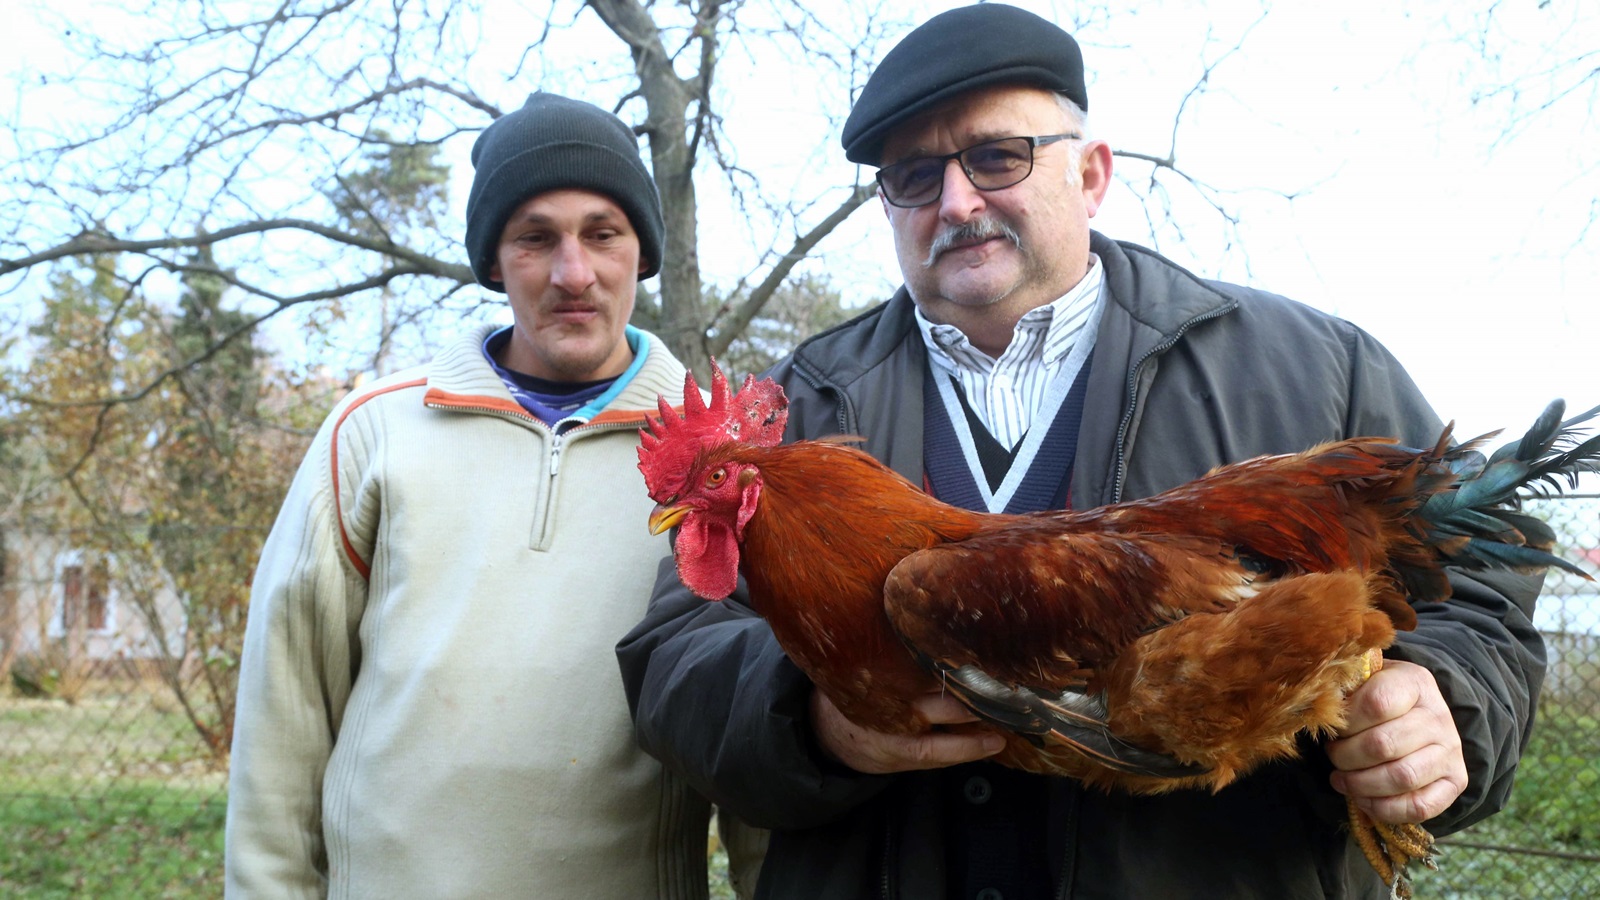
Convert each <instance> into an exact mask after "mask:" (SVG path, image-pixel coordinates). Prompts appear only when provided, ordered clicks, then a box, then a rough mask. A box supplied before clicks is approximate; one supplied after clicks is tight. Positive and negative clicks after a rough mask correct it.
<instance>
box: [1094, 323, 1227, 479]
mask: <svg viewBox="0 0 1600 900" xmlns="http://www.w3.org/2000/svg"><path fill="white" fill-rule="evenodd" d="M1238 308H1239V303H1238V301H1234V302H1232V303H1229V304H1227V305H1225V306H1219V307H1217V308H1216V309H1213V310H1211V311H1210V312H1206V313H1201V314H1200V315H1198V316H1195V317H1194V318H1192V319H1190V320H1189V321H1187V322H1184V323H1183V324H1182V325H1179V326H1178V328H1177V330H1176V331H1174V332H1172V333H1171V334H1170V335H1168V336H1166V337H1164V338H1162V339H1161V341H1160V342H1159V343H1157V344H1156V345H1155V346H1154V347H1151V348H1150V349H1149V350H1146V351H1145V353H1144V355H1143V356H1141V357H1139V359H1138V360H1137V361H1136V362H1134V364H1133V365H1132V367H1130V368H1129V369H1128V406H1127V408H1126V409H1124V410H1123V412H1122V422H1121V423H1119V424H1118V425H1117V455H1116V460H1115V462H1116V466H1115V471H1116V473H1117V476H1116V478H1115V480H1113V481H1112V486H1111V499H1110V500H1109V501H1108V502H1109V503H1121V502H1122V489H1123V487H1124V485H1125V483H1126V482H1127V480H1128V447H1127V441H1128V429H1129V428H1130V427H1131V426H1132V425H1133V413H1134V408H1135V407H1136V406H1138V405H1139V404H1138V396H1139V389H1138V384H1139V370H1140V369H1141V368H1143V367H1144V364H1145V361H1146V360H1148V359H1149V358H1150V357H1152V356H1155V355H1157V354H1159V353H1165V352H1167V351H1168V350H1170V349H1172V345H1173V344H1176V343H1177V342H1178V341H1180V340H1182V339H1183V336H1184V335H1185V334H1186V333H1188V331H1189V329H1191V328H1193V327H1194V326H1196V325H1199V324H1200V323H1202V322H1209V321H1211V320H1212V319H1217V318H1221V317H1222V316H1225V315H1227V314H1228V313H1231V312H1233V311H1234V310H1235V309H1238Z"/></svg>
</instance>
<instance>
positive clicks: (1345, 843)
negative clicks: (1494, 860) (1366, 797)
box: [617, 234, 1544, 900]
mask: <svg viewBox="0 0 1600 900" xmlns="http://www.w3.org/2000/svg"><path fill="white" fill-rule="evenodd" d="M1092 249H1093V251H1094V252H1095V253H1096V254H1098V255H1099V258H1100V260H1101V263H1102V264H1103V265H1104V266H1105V287H1104V293H1103V296H1104V298H1105V303H1104V307H1103V310H1104V311H1103V314H1102V318H1101V321H1100V329H1099V336H1098V338H1097V341H1096V344H1095V353H1094V360H1093V366H1092V369H1091V371H1090V374H1089V385H1088V394H1087V397H1086V401H1085V406H1084V411H1083V423H1082V426H1081V430H1080V434H1079V439H1078V450H1077V459H1076V462H1075V464H1074V468H1073V475H1072V482H1071V491H1070V497H1071V503H1072V506H1073V508H1077V509H1083V508H1088V507H1092V506H1097V505H1102V504H1106V503H1114V502H1117V501H1119V500H1124V499H1133V498H1137V497H1143V496H1147V495H1149V494H1153V493H1155V492H1158V491H1161V490H1163V489H1166V488H1169V487H1172V486H1174V485H1177V484H1180V483H1182V482H1184V481H1187V480H1190V479H1192V478H1195V477H1197V476H1199V475H1201V474H1203V473H1204V472H1206V471H1207V470H1209V469H1211V468H1212V467H1214V466H1217V465H1219V464H1223V463H1227V462H1232V461H1236V460H1240V459H1244V458H1247V457H1251V456H1256V455H1259V454H1264V453H1283V452H1292V451H1296V450H1302V449H1305V448H1307V447H1309V446H1311V445H1313V444H1316V443H1319V442H1322V441H1328V440H1334V439H1338V438H1343V437H1351V436H1357V435H1392V436H1396V437H1398V438H1400V439H1401V440H1402V441H1404V442H1406V443H1407V444H1409V445H1411V446H1423V445H1425V444H1431V443H1432V442H1433V441H1435V440H1436V439H1437V437H1438V434H1439V430H1440V427H1441V425H1440V422H1439V419H1438V418H1437V416H1435V414H1434V413H1433V411H1432V410H1431V409H1430V408H1429V406H1428V404H1427V402H1426V401H1425V400H1424V399H1423V397H1422V396H1421V394H1420V392H1419V391H1418V390H1417V388H1416V386H1415V384H1413V383H1412V381H1411V379H1410V377H1409V376H1407V375H1406V373H1405V371H1404V370H1403V369H1402V368H1401V366H1400V365H1399V363H1398V362H1396V361H1395V359H1394V358H1393V357H1392V356H1390V354H1389V353H1388V352H1387V351H1386V350H1385V349H1384V348H1383V347H1382V346H1380V345H1379V344H1378V343H1377V342H1376V341H1375V340H1374V339H1373V338H1372V337H1370V336H1369V335H1367V334H1366V333H1365V332H1363V331H1361V330H1360V329H1358V328H1356V327H1354V326H1353V325H1351V324H1350V323H1348V322H1345V321H1343V320H1340V319H1337V318H1334V317H1331V316H1328V315H1325V314H1323V313H1320V312H1317V311H1315V310H1312V309H1310V308H1308V307H1306V306H1303V305H1300V304H1297V303H1294V302H1292V301H1289V300H1286V299H1284V298H1282V297H1278V296H1275V295H1272V294H1267V293H1263V292H1260V291H1254V290H1249V289H1246V288H1242V287H1238V286H1235V285H1228V284H1223V283H1219V282H1213V281H1206V280H1203V279H1200V278H1197V277H1196V276H1194V275H1192V274H1191V273H1189V272H1187V271H1185V270H1184V269H1182V268H1180V267H1178V266H1176V265H1174V264H1172V263H1171V262H1168V261H1167V260H1165V259H1163V258H1161V257H1160V256H1158V255H1156V254H1155V253H1152V252H1151V251H1149V250H1146V249H1144V248H1141V247H1138V246H1135V245H1131V244H1123V243H1117V242H1113V241H1110V240H1108V239H1106V238H1104V237H1102V236H1101V235H1098V234H1096V235H1094V237H1093V242H1092ZM926 364H927V362H926V354H925V352H924V349H923V345H922V341H921V337H920V335H919V333H918V331H917V328H916V325H915V322H914V319H913V315H912V302H911V299H910V298H909V296H907V294H906V293H905V291H904V289H902V290H901V291H900V292H899V293H897V294H896V295H895V296H894V297H893V298H892V299H891V300H890V301H889V302H888V303H886V304H884V305H882V306H879V307H877V308H875V309H873V310H871V311H869V312H867V313H866V314H864V315H862V316H860V317H858V318H856V319H855V320H853V321H851V322H849V323H846V324H845V325H842V326H839V327H838V328H835V329H833V330H831V331H827V332H824V333H822V334H819V335H817V336H816V337H814V338H812V339H810V340H808V341H807V342H805V343H804V344H802V345H801V347H800V348H799V349H798V350H796V351H795V353H794V354H793V356H792V357H790V358H789V359H788V360H786V361H785V362H783V363H780V364H779V365H778V366H777V367H776V368H775V369H774V370H773V373H772V374H773V376H774V377H775V378H776V379H777V380H778V381H779V382H780V383H781V384H782V385H783V387H784V390H785V391H786V392H787V393H788V395H789V397H790V407H789V433H788V437H789V438H790V439H801V438H814V437H819V436H822V435H827V434H840V433H843V434H857V435H861V436H863V437H864V438H865V439H866V443H865V448H866V449H867V451H868V452H870V453H872V454H873V455H874V456H876V457H878V458H879V459H881V460H883V461H884V462H886V463H888V464H889V465H890V466H892V467H894V468H895V469H896V470H898V471H899V472H900V473H901V474H903V475H905V476H907V477H908V478H911V479H912V480H913V481H915V482H920V481H921V480H922V474H923V470H922V436H923V430H922V410H923V397H922V393H923V392H922V386H923V369H924V367H925V366H926ZM819 489H823V490H825V488H819ZM839 514H840V515H844V516H848V515H849V514H850V512H849V510H840V511H839ZM1453 580H1454V582H1455V585H1456V596H1455V597H1454V598H1453V599H1452V600H1451V601H1450V602H1448V603H1444V604H1430V605H1428V606H1427V607H1426V608H1422V609H1419V619H1420V622H1419V625H1418V627H1417V629H1416V631H1414V632H1411V633H1407V634H1404V635H1402V636H1401V637H1400V639H1399V641H1398V643H1397V644H1396V645H1395V646H1394V647H1392V648H1391V649H1390V650H1389V651H1388V654H1387V655H1388V656H1390V657H1391V658H1396V659H1406V660H1410V661H1413V662H1416V663H1419V664H1421V665H1424V666H1427V667H1428V668H1429V669H1430V670H1432V672H1433V673H1434V675H1435V676H1436V677H1437V679H1438V681H1439V685H1440V687H1441V689H1442V690H1443V692H1444V695H1445V698H1446V699H1447V700H1448V701H1449V703H1450V707H1451V709H1452V711H1453V713H1454V716H1455V721H1456V725H1457V727H1458V729H1459V730H1460V732H1461V736H1462V740H1463V743H1464V745H1465V752H1466V759H1467V766H1468V772H1469V776H1470V782H1469V785H1468V787H1467V790H1466V792H1465V793H1464V794H1463V795H1462V796H1461V797H1460V798H1459V799H1458V800H1457V801H1456V802H1455V803H1454V804H1453V805H1452V806H1451V807H1450V809H1448V810H1447V811H1446V812H1445V813H1444V814H1443V815H1441V816H1440V817H1439V818H1438V819H1436V820H1434V821H1432V822H1430V823H1428V827H1429V828H1430V829H1431V830H1433V831H1434V833H1435V834H1441V833H1448V832H1451V831H1454V830H1457V829H1460V828H1463V827H1465V826H1467V825H1469V824H1471V823H1473V822H1475V821H1477V820H1479V819H1482V818H1484V817H1485V816H1487V815H1489V814H1491V813H1493V812H1495V811H1496V810H1498V809H1500V808H1501V807H1502V806H1504V804H1505V802H1506V799H1507V797H1508V796H1509V794H1510V791H1511V780H1512V775H1513V772H1514V769H1515V767H1516V763H1517V759H1518V757H1519V754H1520V751H1521V748H1522V747H1523V746H1525V744H1526V742H1527V736H1528V733H1529V729H1530V727H1531V725H1532V719H1533V709H1534V706H1535V700H1536V698H1537V695H1538V691H1539V685H1540V682H1541V680H1542V678H1543V673H1544V645H1543V642H1542V640H1541V639H1540V637H1539V635H1538V633H1537V632H1536V631H1535V630H1534V628H1533V626H1532V625H1531V624H1530V619H1531V616H1532V608H1533V602H1534V599H1535V597H1536V595H1537V591H1538V583H1537V580H1536V579H1528V578H1517V577H1511V578H1500V579H1495V580H1494V581H1493V582H1492V583H1491V582H1490V580H1489V579H1487V578H1483V579H1474V578H1468V577H1465V576H1461V577H1453ZM744 600H745V595H744V588H743V585H742V584H741V586H740V589H739V591H738V592H736V593H735V595H734V597H733V598H731V599H730V600H728V601H726V602H722V603H706V602H704V601H701V600H699V599H698V598H696V597H694V596H693V595H691V594H690V593H689V592H688V591H687V590H686V589H685V588H683V587H682V586H681V584H679V582H678V579H677V576H676V573H675V570H674V568H673V566H672V564H671V561H670V560H664V561H663V563H662V567H661V573H660V579H659V580H658V582H657V585H656V589H655V594H654V596H653V598H652V600H651V604H650V610H649V612H648V614H647V616H646V618H645V620H644V621H643V622H641V623H640V625H639V626H638V627H637V628H636V629H634V631H633V632H632V633H631V634H629V635H628V636H627V637H626V638H624V639H623V641H622V642H621V643H620V644H619V645H618V648H617V654H618V659H619V661H620V663H621V666H622V673H623V681H624V684H625V686H626V688H627V692H628V699H629V702H630V704H632V707H633V709H634V718H635V724H636V725H637V728H638V733H639V740H640V742H641V744H642V745H643V746H644V748H645V749H646V750H647V751H649V752H650V753H652V754H654V755H656V756H658V757H660V758H661V760H662V761H663V762H665V763H666V764H667V765H668V766H669V767H670V768H673V769H675V770H678V771H679V772H681V773H683V774H684V775H685V776H687V777H688V779H689V781H690V782H691V783H693V784H694V785H696V786H697V787H698V788H699V789H701V790H702V791H704V792H705V793H706V795H708V796H709V797H710V798H711V799H712V800H713V801H714V802H716V803H717V804H719V805H721V806H723V807H725V808H727V809H729V810H731V811H733V812H734V813H737V814H738V815H740V816H742V817H744V818H745V819H747V820H748V821H749V822H751V823H752V824H755V825H758V826H761V827H765V828H771V829H773V835H772V843H771V847H770V850H769V852H768V856H767V860H766V863H765V866H764V868H763V870H762V876H761V882H760V886H759V889H758V892H757V896H758V897H759V898H797V900H798V898H808V900H812V898H828V900H852V898H863V900H865V898H885V900H887V898H913V900H923V898H928V900H939V898H942V897H944V894H945V888H944V883H945V861H946V860H947V859H948V858H949V854H950V853H951V852H958V851H954V850H952V849H951V848H946V847H944V839H943V837H942V834H943V831H942V828H941V822H940V815H941V812H940V809H941V807H940V803H939V802H938V800H937V799H936V798H935V781H936V777H935V776H934V775H931V774H929V773H913V774H906V775H898V776H869V775H861V774H858V773H855V772H852V771H849V770H846V769H843V768H841V767H839V766H837V765H834V764H831V763H829V762H827V761H825V760H823V759H822V758H821V757H820V755H819V754H818V752H817V751H816V749H815V745H814V743H813V739H812V737H811V734H810V726H809V721H808V716H807V712H806V710H807V698H808V694H809V691H810V683H809V681H808V680H807V679H806V678H805V676H804V675H802V674H801V673H800V672H799V670H798V669H796V668H795V666H794V665H793V664H792V663H791V662H790V661H789V660H788V659H787V657H785V656H784V654H783V651H782V650H781V649H780V648H779V647H778V645H777V643H776V641H775V640H774V638H773V636H772V631H771V629H770V628H768V627H767V626H766V624H765V622H764V621H763V620H762V619H760V618H759V617H757V616H756V615H755V614H754V613H752V612H751V611H750V609H749V608H748V606H747V605H745V602H744ZM1304 748H1305V750H1306V752H1305V753H1304V754H1303V757H1304V758H1303V759H1301V760H1298V761H1293V762H1285V763H1277V764H1272V765H1269V766H1266V767H1263V768H1262V769H1260V770H1258V771H1256V772H1255V773H1253V774H1251V775H1249V776H1247V777H1245V778H1243V779H1241V780H1240V781H1238V782H1236V783H1235V784H1233V785H1231V786H1229V787H1228V788H1225V789H1224V790H1222V791H1221V792H1219V793H1218V794H1216V795H1211V794H1208V793H1204V792H1199V791H1181V792H1177V793H1173V794H1167V795H1163V796H1159V797H1129V796H1123V795H1120V794H1113V795H1107V794H1104V793H1101V792H1098V791H1088V790H1084V789H1082V788H1081V787H1080V786H1079V785H1077V784H1076V783H1075V782H1071V781H1068V780H1065V779H1052V778H1045V777H1042V776H1041V777H1038V782H1039V789H1040V790H1041V791H1045V792H1047V793H1048V797H1049V801H1048V809H1049V816H1048V824H1047V825H1046V826H1045V827H1046V828H1047V830H1048V835H1047V838H1048V840H1047V846H1048V847H1049V848H1050V851H1049V852H1050V860H1049V872H1050V880H1051V881H1052V882H1053V883H1054V884H1055V885H1056V886H1057V888H1056V891H1055V894H1056V896H1057V897H1060V898H1102V897H1104V898H1142V897H1161V898H1182V897H1195V898H1216V897H1273V898H1299V897H1307V898H1309V897H1372V898H1378V897H1386V896H1388V891H1387V889H1386V888H1384V887H1383V885H1382V884H1381V883H1380V882H1379V880H1378V878H1377V876H1376V875H1375V874H1374V873H1373V872H1372V871H1371V869H1370V867H1369V866H1368V865H1367V863H1366V861H1365V860H1364V859H1363V858H1362V856H1361V854H1360V851H1359V850H1358V849H1356V847H1355V845H1354V843H1353V842H1352V841H1351V840H1350V839H1349V837H1348V835H1347V834H1346V831H1345V828H1344V804H1343V800H1342V798H1341V797H1339V795H1337V794H1336V793H1334V792H1333V790H1332V789H1331V788H1330V787H1329V786H1328V773H1329V771H1330V770H1331V766H1330V764H1329V763H1328V761H1327V759H1326V756H1325V755H1324V754H1323V753H1322V752H1321V750H1320V749H1319V748H1318V747H1316V746H1315V745H1314V744H1312V743H1310V742H1309V741H1307V742H1305V743H1304ZM1423 877H1424V878H1425V877H1426V874H1425V873H1424V875H1423Z"/></svg>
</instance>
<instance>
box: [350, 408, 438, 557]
mask: <svg viewBox="0 0 1600 900" xmlns="http://www.w3.org/2000/svg"><path fill="white" fill-rule="evenodd" d="M427 383H428V379H426V378H418V379H416V380H414V381H403V382H400V383H398V384H391V385H389V386H388V387H386V388H384V389H382V390H377V391H373V392H372V393H370V394H367V395H366V396H364V397H361V398H359V399H356V400H353V401H351V402H350V405H349V406H348V407H346V408H345V411H344V412H343V413H341V414H340V415H339V421H337V422H335V423H334V426H333V440H332V454H331V455H332V465H333V513H334V517H335V518H337V519H338V520H339V540H340V542H341V543H343V544H344V555H345V556H347V557H349V558H350V564H351V565H353V566H355V567H356V571H357V572H360V573H361V577H362V578H371V577H372V567H371V566H369V565H368V564H367V562H366V560H364V559H362V558H361V555H360V554H358V553H356V548H355V545H354V544H351V543H350V535H349V533H348V532H346V531H345V530H344V500H343V498H342V497H341V496H340V494H339V431H340V430H341V429H342V428H344V420H345V419H347V418H349V417H350V414H351V413H353V412H355V411H356V409H357V408H359V407H360V406H361V405H362V404H364V403H366V402H367V401H368V400H371V399H372V398H374V397H379V396H382V395H384V394H387V393H389V392H391V391H399V390H405V389H406V388H414V387H421V386H423V385H425V384H427Z"/></svg>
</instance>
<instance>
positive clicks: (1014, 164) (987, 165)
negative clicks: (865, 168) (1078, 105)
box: [878, 134, 1082, 208]
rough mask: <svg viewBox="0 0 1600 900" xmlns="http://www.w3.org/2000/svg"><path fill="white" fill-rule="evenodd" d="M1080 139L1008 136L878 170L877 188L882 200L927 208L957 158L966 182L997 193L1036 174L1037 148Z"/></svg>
mask: <svg viewBox="0 0 1600 900" xmlns="http://www.w3.org/2000/svg"><path fill="white" fill-rule="evenodd" d="M1081 137H1082V135H1079V134H1046V135H1040V136H1038V137H1008V138H1001V139H999V140H997V141H985V142H983V143H981V144H973V145H972V146H971V147H968V148H966V149H965V150H957V151H956V152H954V153H946V154H945V155H943V156H918V157H916V158H914V159H907V160H902V161H900V162H897V163H895V164H894V165H892V166H884V167H883V168H881V169H879V170H878V187H879V188H880V189H882V191H883V199H885V200H887V201H889V203H890V205H892V206H901V207H907V208H911V207H917V206H927V205H928V204H929V203H932V202H934V201H935V200H938V199H939V196H940V195H941V194H943V193H944V170H945V167H946V166H948V165H949V164H950V160H952V159H954V160H957V161H959V162H960V163H961V171H963V172H965V173H967V180H968V181H971V182H972V186H973V187H975V188H977V189H978V190H980V191H998V190H1000V189H1001V188H1008V187H1011V186H1012V185H1014V184H1018V183H1020V182H1021V181H1022V180H1023V179H1025V178H1027V177H1028V176H1029V175H1032V174H1033V151H1034V148H1035V147H1042V146H1044V145H1045V144H1054V143H1055V142H1056V141H1075V140H1077V139H1079V138H1081Z"/></svg>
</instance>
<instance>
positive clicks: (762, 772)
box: [617, 557, 888, 829]
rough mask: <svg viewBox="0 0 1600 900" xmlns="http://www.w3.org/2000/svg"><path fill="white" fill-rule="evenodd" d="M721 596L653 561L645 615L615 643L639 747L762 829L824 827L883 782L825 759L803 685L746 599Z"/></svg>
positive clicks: (739, 594) (806, 683) (667, 563)
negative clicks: (712, 598) (715, 598)
mask: <svg viewBox="0 0 1600 900" xmlns="http://www.w3.org/2000/svg"><path fill="white" fill-rule="evenodd" d="M745 597H746V595H745V588H744V583H743V579H741V580H740V584H739V588H738V590H737V591H735V593H734V595H733V596H732V597H730V598H728V599H727V600H723V601H720V602H715V603H712V602H707V601H705V600H702V599H700V598H699V597H696V596H695V595H694V594H692V593H690V592H689V590H688V589H687V588H685V587H684V586H683V585H682V583H681V582H680V581H679V580H678V574H677V569H676V567H675V565H674V564H673V561H672V558H671V557H668V558H667V559H664V560H663V561H662V563H661V570H660V574H659V576H658V578H657V580H656V587H655V592H654V595H653V596H652V597H651V599H650V608H649V610H648V611H647V612H646V614H645V618H644V620H643V621H642V622H640V623H639V625H638V626H637V627H635V628H634V629H633V631H632V632H630V633H629V634H628V635H627V636H626V637H624V638H623V639H622V642H621V643H620V644H618V645H617V660H618V663H619V664H620V665H621V668H622V681H623V686H624V687H625V689H626V690H627V694H628V705H629V707H630V708H631V709H632V711H633V717H634V725H635V727H636V728H637V731H638V738H639V743H640V746H642V747H643V748H644V750H645V751H646V752H648V753H650V754H651V755H653V756H655V757H656V758H658V759H660V760H661V761H662V763H663V764H665V765H666V766H667V767H668V768H669V769H671V770H673V771H676V772H678V773H680V774H681V775H683V776H684V777H685V778H687V779H688V781H689V783H690V784H692V785H693V786H694V787H695V788H696V789H697V790H699V791H700V792H701V793H702V794H704V795H705V796H706V797H707V798H709V799H710V800H711V801H712V802H713V803H715V804H717V805H718V806H719V807H722V808H725V809H727V810H730V811H732V812H733V813H734V814H735V815H737V816H739V817H740V818H741V819H744V820H745V821H746V822H748V823H749V824H751V825H755V826H757V827H760V828H781V829H797V828H810V827H814V826H816V825H820V824H823V823H825V822H827V821H829V820H831V819H833V818H835V817H837V816H839V815H841V814H843V813H844V812H846V811H847V810H849V809H851V808H853V807H854V806H856V805H857V804H859V803H861V802H863V801H864V800H866V799H868V798H869V797H871V796H873V795H875V794H876V793H878V791H880V790H882V789H883V787H884V786H886V785H887V784H888V779H887V778H883V777H875V776H868V775H861V774H858V773H855V772H852V771H850V770H848V769H846V768H844V767H842V766H838V765H835V764H833V763H830V762H828V761H826V760H824V759H823V758H822V757H821V755H820V754H819V752H818V751H817V750H816V745H815V741H814V739H813V738H812V735H811V726H810V714H809V712H808V710H809V703H810V695H811V690H812V687H811V682H810V680H809V679H807V678H806V676H805V675H804V674H803V673H802V672H801V671H800V670H799V669H798V668H797V667H796V666H795V665H794V663H792V662H790V660H789V658H788V656H786V655H785V654H784V652H783V649H782V648H781V647H779V646H778V642H777V639H776V638H774V637H773V635H772V629H771V628H770V627H768V625H767V623H766V620H764V619H762V618H761V617H760V616H758V615H756V614H755V613H754V612H753V611H752V610H751V609H750V608H749V606H748V605H747V604H746V600H745Z"/></svg>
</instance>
